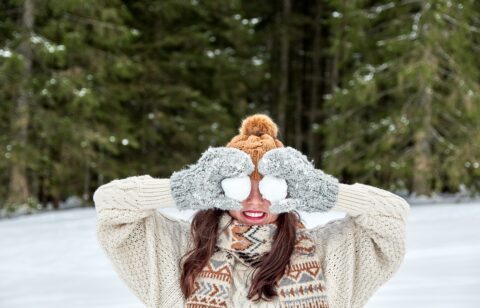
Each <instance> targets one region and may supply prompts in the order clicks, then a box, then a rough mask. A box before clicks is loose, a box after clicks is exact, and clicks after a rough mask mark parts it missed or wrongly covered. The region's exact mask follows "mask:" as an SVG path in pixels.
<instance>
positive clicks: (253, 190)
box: [244, 179, 269, 206]
mask: <svg viewBox="0 0 480 308" xmlns="http://www.w3.org/2000/svg"><path fill="white" fill-rule="evenodd" d="M258 183H259V181H258V180H253V179H250V185H251V186H250V194H249V195H248V197H247V199H245V201H244V202H246V203H248V204H252V205H259V206H261V205H265V204H267V205H268V204H269V202H268V200H266V199H264V198H263V196H262V194H261V193H260V189H259V185H258Z"/></svg>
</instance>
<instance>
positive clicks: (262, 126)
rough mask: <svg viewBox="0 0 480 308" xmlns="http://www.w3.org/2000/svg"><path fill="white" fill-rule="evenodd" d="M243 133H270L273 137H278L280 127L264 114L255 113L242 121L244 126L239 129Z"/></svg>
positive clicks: (260, 134) (257, 134)
mask: <svg viewBox="0 0 480 308" xmlns="http://www.w3.org/2000/svg"><path fill="white" fill-rule="evenodd" d="M239 132H240V134H241V135H246V136H250V135H255V136H258V137H261V136H262V135H264V134H267V135H270V136H271V137H272V138H277V134H278V127H277V124H275V123H274V122H273V121H272V119H271V118H270V117H269V116H267V115H264V114H254V115H252V116H249V117H247V118H245V119H244V120H243V121H242V126H241V127H240V129H239Z"/></svg>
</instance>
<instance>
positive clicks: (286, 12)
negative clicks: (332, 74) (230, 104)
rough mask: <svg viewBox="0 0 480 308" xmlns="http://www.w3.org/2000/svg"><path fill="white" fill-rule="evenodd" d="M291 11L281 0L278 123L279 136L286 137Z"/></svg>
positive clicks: (284, 0)
mask: <svg viewBox="0 0 480 308" xmlns="http://www.w3.org/2000/svg"><path fill="white" fill-rule="evenodd" d="M290 11H291V3H290V0H283V1H282V14H281V19H280V25H279V26H280V76H279V87H278V113H277V114H278V120H277V121H278V125H279V131H280V137H281V138H285V137H286V133H285V132H286V118H287V117H286V113H287V104H288V77H289V69H288V65H289V49H290V40H289V35H288V21H289V16H290Z"/></svg>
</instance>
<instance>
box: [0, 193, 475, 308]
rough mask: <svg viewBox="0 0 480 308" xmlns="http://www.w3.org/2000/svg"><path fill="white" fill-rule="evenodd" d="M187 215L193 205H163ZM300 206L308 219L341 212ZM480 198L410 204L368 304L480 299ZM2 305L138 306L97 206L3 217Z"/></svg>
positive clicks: (467, 303)
mask: <svg viewBox="0 0 480 308" xmlns="http://www.w3.org/2000/svg"><path fill="white" fill-rule="evenodd" d="M162 212H164V213H166V214H169V215H171V216H175V217H183V218H184V219H188V218H189V217H190V216H191V215H192V213H193V211H185V212H178V211H176V209H173V208H168V209H162ZM343 215H344V214H343V213H341V212H329V213H326V214H322V213H316V214H303V218H304V219H305V222H306V225H307V227H313V226H315V225H317V224H322V223H325V222H326V221H328V220H330V219H332V218H340V217H343ZM479 234H480V202H476V203H464V204H435V205H433V204H427V205H416V206H412V210H411V215H410V216H409V222H408V236H407V255H406V256H405V259H404V262H403V264H402V266H401V268H400V270H399V271H398V272H397V274H396V275H395V276H394V277H393V278H392V279H391V280H390V281H389V282H388V283H387V284H385V285H384V286H382V287H381V288H380V289H379V290H378V291H377V292H376V293H375V294H374V296H373V297H372V298H371V300H370V302H369V303H368V304H367V306H366V307H367V308H380V307H381V308H384V307H389V308H396V307H409V308H416V307H419V308H420V307H422V308H424V307H436V308H447V307H448V308H450V307H456V308H473V307H480V237H479ZM0 307H8V308H23V307H25V308H26V307H29V308H30V307H36V308H57V307H58V308H60V307H61V308H64V307H69V308H77V307H78V308H79V307H82V308H83V307H89V308H95V307H98V308H100V307H102V308H136V307H143V305H142V304H141V303H140V302H139V301H138V300H137V299H136V298H135V297H134V295H133V294H132V293H131V292H130V291H129V290H128V288H127V287H126V286H125V285H124V284H123V282H122V281H121V280H120V278H119V277H118V276H117V275H116V274H115V272H114V271H113V268H112V267H111V265H110V262H109V260H108V259H107V258H106V256H105V255H104V254H103V251H102V250H101V248H100V247H99V246H98V243H97V240H96V237H95V211H94V209H92V208H88V209H71V210H63V211H59V212H49V213H43V214H36V215H31V216H23V217H17V218H13V219H4V220H0Z"/></svg>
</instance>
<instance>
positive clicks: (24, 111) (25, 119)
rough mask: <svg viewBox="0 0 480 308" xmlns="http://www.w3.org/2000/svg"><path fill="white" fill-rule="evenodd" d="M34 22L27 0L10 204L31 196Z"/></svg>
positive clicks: (14, 133)
mask: <svg viewBox="0 0 480 308" xmlns="http://www.w3.org/2000/svg"><path fill="white" fill-rule="evenodd" d="M33 23H34V4H33V0H25V2H24V4H23V16H22V24H21V28H23V32H24V34H25V37H24V39H23V42H22V43H21V44H20V45H19V47H18V53H19V54H21V55H22V57H23V59H24V73H23V78H24V79H23V82H22V85H21V86H20V87H19V89H20V91H19V93H18V99H17V104H16V106H15V111H14V115H13V116H12V122H11V129H12V137H13V138H12V139H13V140H12V143H13V144H14V147H15V148H16V149H17V151H15V152H14V157H12V166H11V169H10V183H9V191H8V198H7V203H8V204H12V205H19V204H25V203H27V202H28V197H29V195H30V193H29V190H28V180H27V159H26V156H25V147H26V145H27V138H28V125H29V121H30V119H29V109H30V106H29V105H30V100H31V96H30V91H29V80H30V75H31V71H32V62H33V61H32V47H31V42H30V38H31V34H32V33H33Z"/></svg>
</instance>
